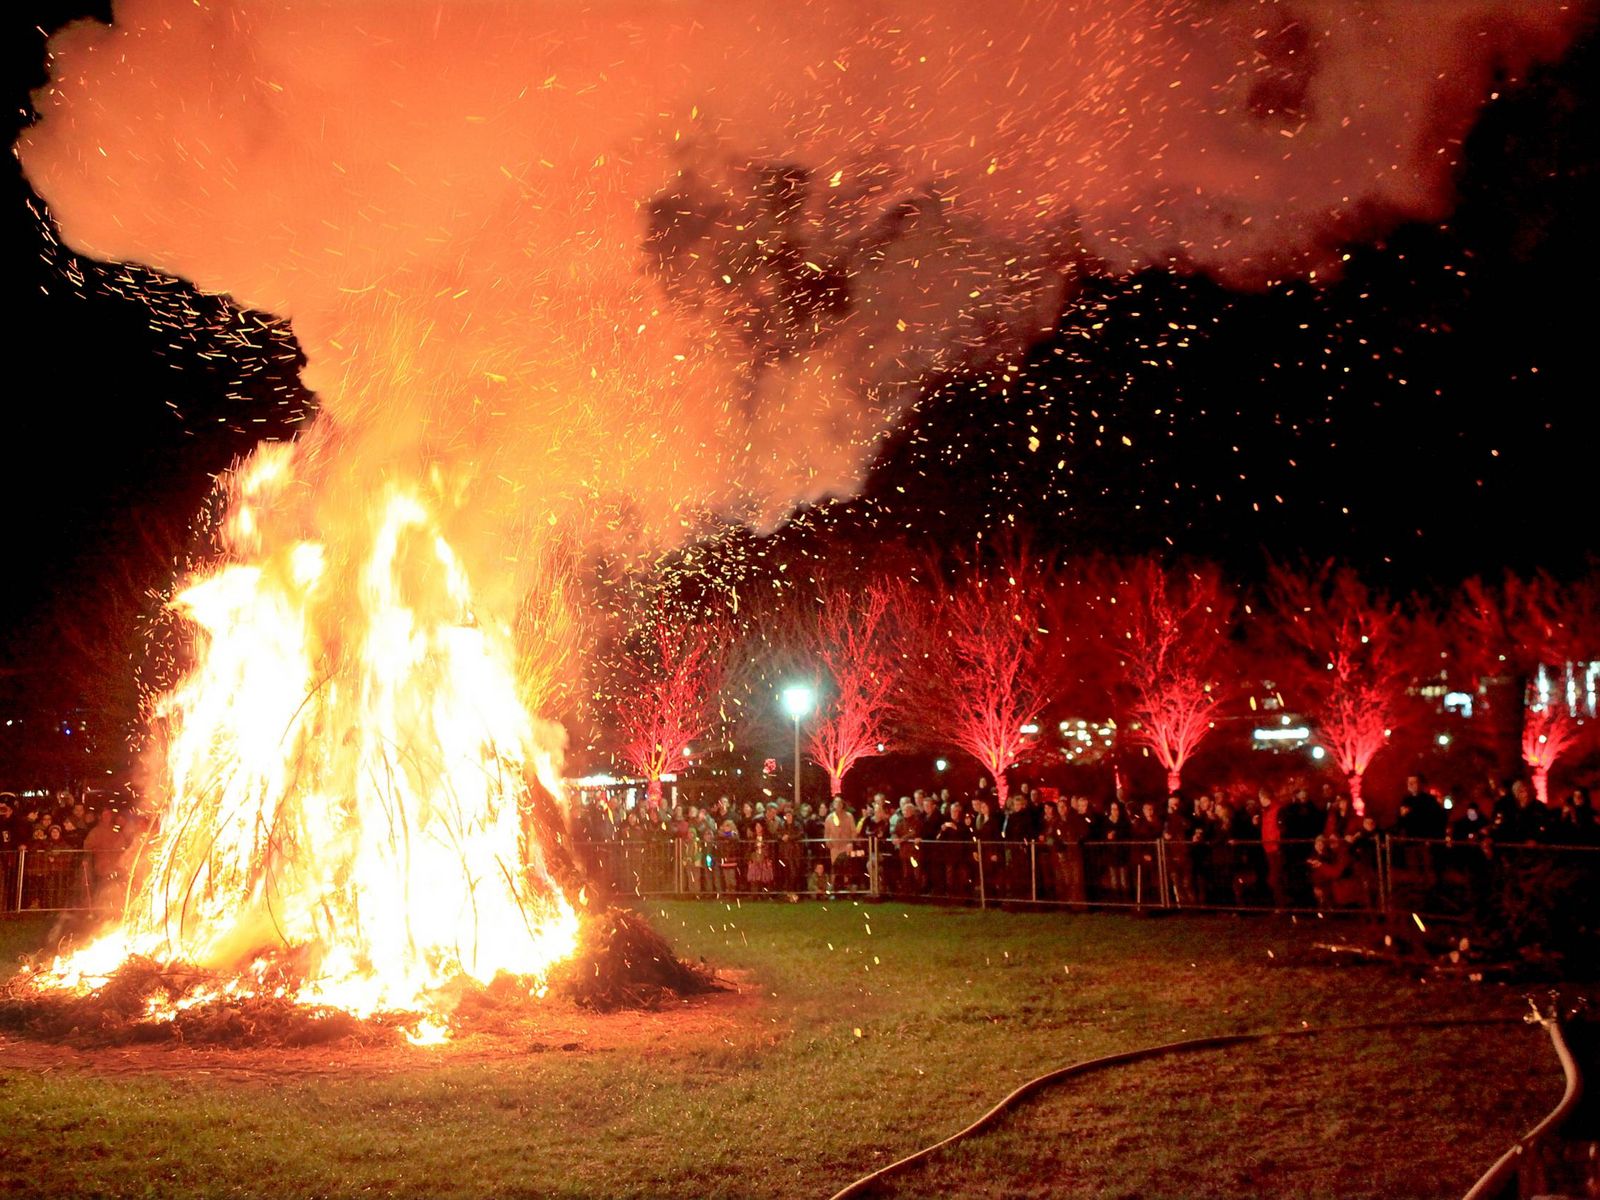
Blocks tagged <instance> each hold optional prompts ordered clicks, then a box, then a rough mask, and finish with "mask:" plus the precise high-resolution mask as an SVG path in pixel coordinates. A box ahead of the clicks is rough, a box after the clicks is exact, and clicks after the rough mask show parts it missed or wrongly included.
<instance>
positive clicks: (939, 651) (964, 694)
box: [902, 550, 1059, 803]
mask: <svg viewBox="0 0 1600 1200" xmlns="http://www.w3.org/2000/svg"><path fill="white" fill-rule="evenodd" d="M1007 558H1008V561H1006V562H1004V563H1002V565H1000V566H999V567H997V568H993V569H990V570H987V571H985V570H975V571H973V572H971V573H970V574H966V575H965V576H964V577H963V579H962V580H961V582H959V583H957V584H956V585H955V586H954V587H950V586H948V585H945V584H943V583H941V582H938V576H937V573H934V577H935V582H934V583H933V584H931V585H930V587H929V588H928V589H926V590H924V591H922V592H919V593H910V594H909V595H908V599H907V602H906V603H905V605H904V614H905V615H904V618H903V621H902V627H903V628H904V630H905V631H906V636H907V643H906V644H907V646H908V648H909V654H908V657H910V658H912V659H913V660H915V661H917V663H918V670H917V672H916V675H917V686H916V687H914V688H911V689H908V690H907V691H906V692H905V697H906V708H907V711H908V712H909V713H910V714H911V716H912V719H913V721H914V723H915V724H916V725H917V727H918V728H919V729H921V730H923V731H924V732H925V733H926V734H927V735H931V736H933V737H936V738H939V739H942V740H946V741H948V742H950V743H952V744H954V745H955V746H957V747H959V748H960V749H962V750H964V751H965V752H966V753H968V754H970V755H972V757H973V758H975V759H977V760H978V762H979V763H980V764H981V765H982V767H983V768H984V770H986V771H988V772H989V774H990V775H991V776H992V777H993V778H994V785H995V793H996V795H997V796H998V798H999V800H1000V801H1001V803H1004V802H1005V799H1006V796H1007V795H1008V793H1009V791H1010V785H1009V782H1008V780H1007V778H1006V772H1007V771H1008V770H1009V769H1010V768H1011V767H1012V766H1014V765H1015V764H1016V763H1017V762H1018V761H1020V760H1021V759H1022V758H1024V757H1025V756H1026V754H1027V753H1028V752H1029V751H1030V750H1031V749H1032V747H1033V746H1034V744H1035V741H1034V734H1033V733H1024V732H1023V726H1025V725H1028V724H1030V723H1031V722H1033V721H1035V720H1037V719H1038V717H1039V715H1040V714H1041V713H1042V712H1043V711H1044V710H1045V709H1046V708H1047V707H1048V706H1049V704H1050V703H1051V701H1052V700H1053V699H1054V697H1055V695H1056V692H1057V690H1058V682H1057V681H1058V678H1059V677H1058V675H1057V674H1056V672H1055V671H1053V670H1052V669H1050V661H1049V659H1050V650H1051V646H1050V638H1049V631H1048V630H1047V629H1046V628H1045V627H1044V620H1045V617H1044V613H1045V603H1044V601H1045V595H1046V590H1047V589H1046V576H1047V574H1048V571H1049V568H1048V567H1047V566H1045V565H1042V564H1039V563H1037V562H1033V561H1030V560H1029V558H1028V556H1027V554H1026V552H1025V550H1024V551H1019V552H1014V553H1012V554H1010V555H1008V556H1007Z"/></svg>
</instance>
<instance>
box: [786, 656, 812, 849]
mask: <svg viewBox="0 0 1600 1200" xmlns="http://www.w3.org/2000/svg"><path fill="white" fill-rule="evenodd" d="M778 698H779V699H780V700H781V701H782V703H783V711H784V712H786V713H788V714H789V715H790V716H791V717H793V718H794V819H795V820H796V821H798V820H799V819H800V720H801V718H803V717H804V716H806V714H808V713H809V712H810V711H811V706H812V705H813V704H815V703H816V701H817V695H816V693H815V692H814V691H812V689H811V687H810V685H809V684H804V683H791V684H790V685H789V686H788V687H786V688H784V689H783V691H782V692H780V693H779V696H778Z"/></svg>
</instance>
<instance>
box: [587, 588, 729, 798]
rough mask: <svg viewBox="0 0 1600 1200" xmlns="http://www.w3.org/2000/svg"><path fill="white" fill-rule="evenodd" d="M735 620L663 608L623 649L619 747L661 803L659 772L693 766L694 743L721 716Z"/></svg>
mask: <svg viewBox="0 0 1600 1200" xmlns="http://www.w3.org/2000/svg"><path fill="white" fill-rule="evenodd" d="M731 642H732V632H731V629H730V627H729V624H728V622H727V621H726V620H724V619H723V618H721V617H708V618H702V619H700V620H695V621H690V620H676V619H674V618H673V617H672V616H670V615H669V614H668V613H667V612H665V611H662V610H657V611H656V612H655V613H654V614H653V615H652V616H651V617H650V619H649V620H647V621H646V622H645V624H644V625H643V627H642V628H640V629H638V630H636V631H635V632H634V633H633V635H632V636H631V637H629V638H628V639H626V641H625V643H624V645H623V647H622V649H621V651H620V653H619V654H618V656H617V659H618V661H617V671H616V683H615V686H614V689H613V692H614V694H613V696H612V712H613V715H614V717H615V720H616V723H617V729H618V732H619V734H620V740H621V745H620V748H619V753H620V755H621V757H622V759H623V761H624V762H626V763H627V764H628V765H629V766H630V767H632V768H633V769H634V770H636V771H638V772H639V774H640V775H642V776H644V778H645V780H646V782H647V784H648V789H647V798H648V801H649V803H650V804H651V805H659V804H660V802H661V777H662V776H663V775H666V774H671V773H673V772H677V771H681V770H683V769H684V768H685V767H687V766H688V765H689V761H690V759H689V746H690V743H691V742H693V741H694V740H695V739H696V738H699V737H702V736H703V735H704V734H705V733H706V732H707V731H709V730H710V729H711V728H712V726H713V725H714V724H715V723H716V720H717V699H718V696H719V693H720V691H721V688H722V682H723V678H724V676H725V675H726V673H727V666H728V647H729V645H730V643H731Z"/></svg>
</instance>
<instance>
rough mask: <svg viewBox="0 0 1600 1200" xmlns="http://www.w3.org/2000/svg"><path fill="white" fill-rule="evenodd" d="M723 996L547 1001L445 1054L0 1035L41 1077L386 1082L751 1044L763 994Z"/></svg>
mask: <svg viewBox="0 0 1600 1200" xmlns="http://www.w3.org/2000/svg"><path fill="white" fill-rule="evenodd" d="M716 981H717V983H718V984H719V985H721V989H720V990H717V991H712V992H705V993H702V994H699V995H694V996H684V997H679V998H676V999H673V1000H671V1001H668V1002H663V1003H661V1004H660V1005H659V1006H658V1007H656V1008H653V1009H648V1010H637V1009H635V1010H615V1011H611V1012H597V1011H595V1010H593V1009H591V1008H584V1007H581V1006H579V1005H577V1004H575V1003H573V1002H572V1001H570V1000H564V999H557V998H547V999H545V1000H542V1001H528V1002H527V1003H526V1004H524V1005H522V1006H520V1012H519V1014H518V1015H517V1016H516V1018H515V1019H511V1018H510V1017H508V1016H506V1015H505V1014H502V1017H501V1020H500V1022H499V1023H498V1024H497V1025H496V1026H495V1027H494V1028H492V1029H470V1028H469V1029H468V1030H467V1031H465V1032H462V1033H460V1034H458V1035H456V1036H454V1037H452V1039H451V1040H450V1041H448V1042H445V1043H444V1044H442V1045H438V1046H413V1045H411V1044H409V1043H407V1042H405V1041H404V1040H400V1041H398V1042H396V1041H388V1040H385V1041H381V1042H376V1043H367V1044H363V1043H362V1042H361V1041H360V1040H354V1039H348V1038H347V1039H343V1040H337V1041H328V1042H323V1043H319V1044H313V1045H299V1046H283V1045H275V1046H250V1045H234V1046H215V1045H210V1046H196V1045H191V1044H187V1043H184V1042H181V1041H177V1040H170V1041H165V1042H155V1043H141V1044H124V1045H110V1046H94V1047H86V1046H74V1045H69V1044H66V1043H64V1042H59V1041H43V1040H39V1039H36V1038H31V1037H25V1036H19V1035H16V1034H13V1033H5V1034H0V1069H5V1070H12V1071H28V1072H32V1073H36V1074H48V1073H51V1072H58V1071H59V1072H74V1071H81V1072H84V1073H88V1074H96V1075H106V1076H123V1075H185V1076H197V1077H202V1078H206V1079H216V1080H231V1081H238V1082H250V1081H255V1080H264V1081H270V1080H277V1081H282V1080H291V1079H300V1078H311V1077H316V1076H323V1075H342V1076H362V1077H373V1076H385V1075H396V1074H403V1073H414V1072H418V1071H428V1070H434V1069H438V1068H444V1067H453V1066H473V1065H478V1064H487V1063H501V1062H506V1061H509V1060H514V1059H517V1058H526V1057H529V1056H532V1055H542V1054H604V1053H609V1052H612V1051H615V1050H619V1049H626V1050H628V1051H629V1052H630V1053H633V1054H639V1053H643V1054H646V1055H649V1054H656V1053H658V1054H661V1055H663V1056H673V1055H677V1054H680V1053H683V1052H685V1051H687V1050H692V1049H694V1048H696V1047H709V1046H723V1045H727V1044H729V1043H732V1042H739V1041H743V1040H747V1039H748V1038H749V1036H750V1031H751V1029H752V1027H753V1022H754V1021H755V1020H757V1019H759V1018H758V1014H759V1010H760V1009H761V1007H762V1005H763V1003H764V1000H763V996H764V993H763V992H762V991H761V990H760V989H759V988H757V987H755V986H754V985H753V984H752V983H751V981H750V980H749V978H748V977H742V976H740V975H738V974H735V973H727V972H724V973H719V974H718V975H717V976H716Z"/></svg>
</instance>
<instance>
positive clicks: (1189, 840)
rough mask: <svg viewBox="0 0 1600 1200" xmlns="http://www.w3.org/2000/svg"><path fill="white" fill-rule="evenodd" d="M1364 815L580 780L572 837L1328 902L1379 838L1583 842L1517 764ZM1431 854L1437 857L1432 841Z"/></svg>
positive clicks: (1419, 861) (1593, 818)
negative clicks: (688, 797)
mask: <svg viewBox="0 0 1600 1200" xmlns="http://www.w3.org/2000/svg"><path fill="white" fill-rule="evenodd" d="M1385 807H1386V809H1390V810H1392V811H1393V813H1394V817H1393V819H1392V820H1391V821H1387V822H1380V821H1379V820H1378V818H1377V817H1376V816H1375V815H1374V813H1373V812H1372V811H1370V810H1363V809H1361V808H1360V806H1358V805H1356V804H1355V803H1354V802H1353V801H1352V799H1351V798H1350V796H1348V795H1346V794H1341V793H1339V792H1337V791H1336V790H1335V789H1334V788H1333V787H1331V786H1324V787H1322V788H1320V789H1315V790H1313V789H1312V788H1310V787H1307V786H1299V787H1294V788H1291V789H1289V790H1288V791H1287V792H1286V793H1285V794H1282V795H1279V794H1277V793H1275V792H1273V791H1272V790H1270V789H1267V788H1261V789H1258V790H1256V791H1255V792H1254V793H1250V794H1240V793H1230V792H1228V791H1214V792H1202V793H1198V794H1196V795H1194V796H1193V797H1186V796H1183V795H1179V794H1173V795H1169V796H1165V797H1162V798H1160V799H1157V798H1154V797H1145V798H1142V799H1139V800H1132V799H1130V798H1129V797H1127V796H1125V795H1124V794H1121V793H1120V792H1119V793H1117V794H1113V795H1110V796H1107V797H1105V798H1104V799H1103V800H1101V801H1099V802H1097V801H1096V800H1095V799H1094V798H1093V797H1090V796H1088V795H1082V794H1080V795H1072V796H1063V795H1061V794H1059V793H1058V792H1056V791H1054V790H1051V789H1046V788H1039V787H1034V786H1032V785H1030V784H1028V783H1022V784H1020V785H1019V786H1018V787H1017V788H1016V789H1015V790H1013V791H1012V792H1011V793H1010V794H1009V795H1008V796H1007V797H1006V798H1005V800H1004V801H1002V800H1001V799H1000V798H999V797H998V796H997V795H996V794H995V792H994V791H993V790H992V789H990V788H987V787H984V786H980V787H979V789H978V791H977V792H976V793H975V794H974V795H972V796H958V795H953V794H952V793H951V791H950V790H949V789H941V790H939V791H937V792H934V791H930V790H921V789H919V790H916V791H913V792H912V793H911V794H909V795H903V796H901V797H899V799H898V801H894V802H892V801H891V800H890V797H889V795H888V794H887V793H884V792H880V793H878V794H876V795H874V796H872V797H871V798H870V799H868V800H867V802H866V803H865V804H864V805H862V806H860V807H856V806H852V805H850V804H848V803H847V802H846V801H845V800H844V799H843V798H842V797H837V796H836V797H834V798H833V800H832V802H831V804H830V805H828V806H826V807H813V806H812V805H810V804H808V803H801V804H800V806H799V808H798V809H796V808H795V807H794V805H793V804H792V803H790V802H788V801H784V800H779V799H775V798H770V797H763V798H762V800H761V801H760V802H757V801H755V800H745V801H743V802H739V801H736V800H735V799H734V798H733V797H731V796H726V795H725V796H721V797H719V798H718V799H716V800H715V801H714V802H712V803H710V804H707V805H704V806H698V805H693V804H681V805H677V806H672V807H653V806H651V805H650V804H648V803H646V804H644V805H640V806H638V807H634V808H628V807H626V806H625V805H619V804H617V803H615V801H614V799H613V798H612V797H610V796H607V795H604V794H595V795H587V796H585V797H584V798H583V802H582V803H581V805H580V808H579V811H578V814H577V823H578V829H577V831H576V832H577V837H578V840H579V842H580V847H581V851H582V853H583V854H584V855H585V856H586V857H587V858H588V860H589V866H590V867H591V869H592V870H595V871H598V872H599V873H600V874H602V875H603V876H605V877H608V878H609V879H610V880H611V881H612V884H613V886H615V887H618V888H620V889H622V890H625V891H638V892H652V891H679V892H703V893H717V892H787V893H812V894H836V893H846V892H852V891H865V890H871V891H875V892H878V893H883V894H889V895H903V896H914V895H929V896H940V897H953V898H965V897H972V896H974V895H978V894H982V895H984V896H991V897H996V898H1017V899H1039V900H1058V901H1069V902H1080V903H1135V904H1140V903H1172V904H1177V905H1221V906H1249V907H1255V906H1271V907H1275V908H1300V907H1313V906H1315V907H1318V908H1328V907H1345V906H1357V905H1363V904H1370V903H1372V902H1373V901H1374V900H1375V898H1376V897H1375V888H1376V883H1377V875H1378V870H1379V863H1378V855H1379V839H1380V837H1381V836H1384V835H1388V836H1391V837H1393V838H1394V839H1395V841H1394V843H1392V846H1394V847H1398V850H1397V853H1398V860H1397V861H1398V862H1399V865H1400V868H1401V869H1402V870H1414V871H1416V872H1418V873H1421V874H1428V873H1431V872H1432V871H1434V870H1435V868H1436V867H1438V866H1440V865H1442V864H1445V863H1448V862H1451V861H1454V860H1453V859H1451V858H1450V857H1449V856H1451V855H1461V854H1468V855H1476V856H1477V857H1479V858H1481V857H1483V855H1484V853H1485V852H1486V851H1487V850H1488V849H1489V848H1490V847H1493V846H1500V847H1509V846H1513V845H1517V846H1521V845H1526V844H1529V843H1533V844H1539V845H1545V846H1570V847H1578V848H1583V847H1595V846H1600V813H1597V811H1596V808H1595V806H1594V805H1593V804H1592V803H1591V799H1590V796H1589V794H1588V793H1587V791H1585V790H1584V789H1582V788H1577V789H1574V790H1573V791H1572V792H1571V793H1569V794H1568V795H1567V796H1566V797H1565V798H1563V799H1562V800H1561V801H1560V802H1559V803H1554V804H1549V805H1547V804H1544V803H1542V802H1540V801H1539V800H1538V799H1537V798H1536V797H1535V796H1534V792H1533V789H1532V788H1531V787H1530V786H1529V785H1528V783H1527V781H1525V780H1521V779H1519V780H1516V781H1512V782H1504V783H1502V782H1501V781H1498V780H1491V781H1489V782H1488V783H1487V784H1485V785H1484V786H1483V787H1481V788H1479V789H1478V790H1477V792H1476V793H1475V794H1474V795H1473V796H1472V797H1471V798H1470V799H1467V800H1465V801H1464V802H1459V803H1455V802H1446V801H1442V800H1441V799H1440V798H1439V797H1438V796H1437V795H1436V794H1435V793H1434V792H1433V791H1431V790H1430V789H1429V788H1428V786H1427V782H1426V780H1425V779H1423V777H1422V776H1420V775H1413V776H1411V777H1410V778H1409V779H1408V780H1407V781H1406V789H1405V793H1404V795H1403V796H1401V797H1400V798H1399V800H1398V802H1397V803H1395V804H1393V805H1389V806H1385ZM1441 856H1443V857H1441Z"/></svg>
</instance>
